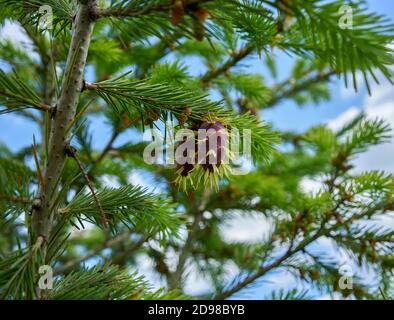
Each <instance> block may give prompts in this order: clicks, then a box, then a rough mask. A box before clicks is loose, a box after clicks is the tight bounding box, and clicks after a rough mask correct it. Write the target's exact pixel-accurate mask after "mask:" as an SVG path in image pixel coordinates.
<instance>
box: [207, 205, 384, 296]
mask: <svg viewBox="0 0 394 320" xmlns="http://www.w3.org/2000/svg"><path fill="white" fill-rule="evenodd" d="M379 210H383V211H386V210H387V203H386V202H382V203H379V204H377V205H376V206H375V207H371V208H368V209H367V210H366V211H364V212H363V213H362V214H360V215H358V216H357V218H358V219H361V218H363V217H365V216H368V215H370V214H371V213H373V212H376V211H379ZM351 219H354V217H350V218H349V219H348V220H347V221H345V222H344V223H341V222H338V223H336V224H334V225H333V226H332V227H331V228H327V229H324V226H325V225H326V221H327V220H326V219H324V220H323V221H322V223H321V226H320V228H319V229H318V230H317V231H316V233H315V234H314V235H313V236H312V237H310V238H309V239H304V240H303V241H301V243H300V244H299V245H298V246H296V247H295V248H294V249H293V250H287V252H286V253H285V254H284V255H283V256H281V257H280V258H278V259H277V260H275V261H274V262H272V263H270V264H268V265H266V266H264V267H261V268H260V269H259V270H258V271H256V272H255V273H254V274H252V275H250V276H248V277H246V278H245V279H244V280H242V281H241V282H239V283H238V284H237V285H235V286H234V287H233V288H231V289H229V290H226V291H224V292H222V293H220V294H218V295H217V296H215V297H214V299H215V300H222V299H226V298H228V297H230V296H231V295H233V294H234V293H236V292H238V291H240V290H241V289H243V288H245V287H246V286H248V285H249V284H251V283H252V282H254V281H255V280H256V279H258V278H260V277H261V276H263V275H264V274H266V273H267V272H268V271H270V270H272V269H274V268H276V267H278V266H280V265H281V263H282V262H284V261H286V260H287V259H288V258H290V257H291V256H293V255H294V254H295V253H298V252H300V251H302V250H303V249H304V248H305V247H306V246H307V245H309V244H310V243H312V242H313V241H315V240H317V239H318V238H320V237H322V236H324V235H327V234H329V233H330V232H331V231H334V230H336V229H338V228H340V227H342V226H343V225H346V223H349V222H350V221H351Z"/></svg>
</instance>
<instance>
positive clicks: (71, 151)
mask: <svg viewBox="0 0 394 320" xmlns="http://www.w3.org/2000/svg"><path fill="white" fill-rule="evenodd" d="M66 154H67V155H68V156H69V157H71V158H73V159H74V160H75V162H76V163H77V166H78V168H79V170H80V172H81V174H82V176H83V178H84V179H85V181H86V184H87V186H88V188H89V189H90V192H91V194H92V197H93V199H94V201H95V202H96V205H97V209H98V210H99V212H100V216H101V222H102V225H103V226H104V228H105V229H107V228H108V221H107V217H106V216H105V213H104V210H103V207H102V205H101V203H100V200H99V199H98V198H97V195H96V191H95V190H94V187H93V184H92V182H91V181H90V179H89V176H88V174H87V173H86V171H85V169H84V167H83V165H82V163H81V160H79V158H78V156H77V150H76V149H75V148H74V147H72V146H70V145H67V146H66Z"/></svg>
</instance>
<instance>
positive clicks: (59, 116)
mask: <svg viewBox="0 0 394 320" xmlns="http://www.w3.org/2000/svg"><path fill="white" fill-rule="evenodd" d="M96 9H97V0H84V1H82V0H81V1H80V5H79V9H78V12H77V14H76V16H75V20H74V25H73V35H72V39H71V44H70V49H69V52H68V57H67V62H66V67H65V74H64V78H63V82H62V88H61V92H60V97H59V99H58V102H57V106H56V113H55V114H54V116H53V120H52V124H51V131H50V135H49V144H48V153H49V154H48V159H47V161H46V163H45V168H44V185H41V186H40V192H39V199H40V200H41V201H40V205H39V206H38V207H36V208H33V209H34V210H33V215H32V239H31V240H32V243H35V241H36V239H37V237H39V236H42V237H43V238H44V239H45V240H48V238H49V236H50V232H51V228H52V225H53V221H54V219H55V216H54V215H55V213H54V212H51V210H50V209H51V206H52V204H53V196H54V195H55V194H56V192H54V191H55V190H56V188H57V182H58V180H59V177H60V175H61V173H62V170H63V168H64V164H65V160H66V154H65V147H66V145H67V144H68V139H69V136H68V134H67V132H66V130H67V126H68V125H69V124H70V122H71V121H72V119H73V118H74V117H75V114H76V109H77V105H78V100H79V97H80V93H81V89H82V85H83V74H84V69H85V64H86V59H87V54H88V49H89V45H90V40H91V36H92V32H93V26H94V19H93V18H92V15H91V12H92V11H94V10H96ZM45 247H46V244H45V243H44V244H43V245H42V249H43V250H42V251H43V254H44V256H45V252H46V249H45Z"/></svg>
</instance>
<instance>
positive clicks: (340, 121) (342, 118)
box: [327, 107, 361, 131]
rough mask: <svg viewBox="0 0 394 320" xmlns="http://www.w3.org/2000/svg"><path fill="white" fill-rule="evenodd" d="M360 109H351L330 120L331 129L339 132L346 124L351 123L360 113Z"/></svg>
mask: <svg viewBox="0 0 394 320" xmlns="http://www.w3.org/2000/svg"><path fill="white" fill-rule="evenodd" d="M360 112H361V111H360V109H359V108H357V107H351V108H349V109H347V110H346V111H345V112H343V113H341V114H340V115H339V116H338V117H337V118H335V119H332V120H329V121H328V123H327V125H328V127H329V128H330V129H332V130H334V131H337V130H338V129H340V128H342V127H343V126H344V125H345V124H346V123H348V122H350V121H351V120H352V119H354V118H355V117H356V116H357V115H359V113H360Z"/></svg>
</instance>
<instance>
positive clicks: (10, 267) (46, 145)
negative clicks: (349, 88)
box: [0, 0, 394, 299]
mask: <svg viewBox="0 0 394 320" xmlns="http://www.w3.org/2000/svg"><path fill="white" fill-rule="evenodd" d="M344 4H347V5H348V6H347V7H343V5H344ZM0 5H1V8H2V9H1V14H0V19H1V23H2V24H3V25H4V24H5V23H9V22H11V23H13V24H14V25H19V26H20V28H21V30H22V31H23V33H24V34H25V36H26V37H28V38H29V42H30V44H31V46H32V47H30V48H33V51H34V52H32V50H31V49H30V50H27V49H26V47H23V46H21V45H20V44H18V43H16V42H13V41H11V40H7V39H5V38H3V39H1V40H0V57H1V60H2V64H1V68H2V70H0V113H1V115H0V116H6V115H4V114H7V113H14V114H15V115H17V116H20V117H24V118H25V119H28V120H30V121H33V122H34V123H36V124H37V125H38V127H39V128H40V135H39V136H35V137H34V136H26V137H25V139H26V142H27V143H28V144H29V145H30V146H29V147H28V148H25V149H21V150H18V151H17V152H14V151H12V150H15V149H14V148H9V147H10V146H9V145H7V132H3V130H2V132H1V138H2V139H3V142H4V143H3V144H1V145H0V297H1V298H2V299H179V298H182V297H188V295H187V292H185V291H184V288H185V281H187V279H188V277H191V276H193V274H194V273H198V274H200V275H203V276H204V277H205V278H206V279H209V280H210V281H211V283H212V285H211V291H210V292H206V293H205V294H204V295H203V296H202V297H205V298H212V299H225V298H228V297H231V296H232V295H234V294H236V293H238V292H239V291H240V290H242V289H245V288H247V287H248V286H249V285H250V284H253V283H256V282H255V281H257V280H263V279H264V278H265V277H267V276H268V275H269V274H270V273H272V272H275V270H285V271H287V272H291V273H292V274H293V275H294V277H295V278H296V279H298V280H299V281H300V284H301V285H302V287H303V288H306V289H314V290H318V291H319V292H321V293H329V294H332V293H334V292H337V294H339V295H342V296H344V297H348V296H351V297H353V298H357V299H363V298H382V297H383V295H382V294H381V292H382V293H384V294H388V295H390V294H391V293H392V289H393V288H392V284H393V267H394V256H393V235H394V230H393V228H390V226H386V227H384V228H383V227H381V226H379V225H377V224H374V223H373V221H374V219H375V217H378V216H381V215H388V214H390V211H391V212H392V211H393V210H394V207H393V191H394V179H393V176H392V175H391V174H390V173H386V172H383V171H372V172H362V173H360V172H358V171H357V170H354V168H353V167H352V160H353V159H354V158H355V157H356V156H357V155H358V154H360V153H362V152H365V151H366V150H367V149H368V148H369V147H371V146H374V145H378V144H381V143H384V142H385V141H387V140H388V138H389V137H390V128H389V126H388V125H387V124H386V123H385V122H384V121H382V120H379V119H369V118H366V117H365V116H364V115H360V116H358V117H357V118H355V119H354V120H353V121H351V122H350V123H348V124H347V125H346V126H344V127H343V128H341V129H340V130H338V131H333V130H331V129H329V128H328V127H327V126H325V125H320V126H316V127H313V128H310V129H309V130H307V131H306V132H304V133H302V134H301V133H293V132H282V133H280V132H275V131H274V130H273V129H272V128H271V126H270V125H269V124H268V123H266V122H265V121H264V119H261V118H260V117H262V118H264V110H266V109H268V108H274V107H275V106H276V105H277V104H278V103H279V102H281V101H282V100H284V99H293V100H295V101H296V102H297V103H299V104H304V103H307V102H313V103H318V102H320V101H323V100H327V99H329V97H330V92H329V87H328V83H329V81H331V80H334V79H335V77H343V78H344V79H345V82H346V84H348V82H349V83H352V85H354V87H355V89H356V90H357V79H358V77H356V73H357V74H361V75H363V81H364V82H365V84H366V87H367V88H368V90H370V84H369V81H370V80H371V79H375V80H376V81H377V79H378V75H377V74H379V76H380V75H381V74H383V76H384V77H385V78H387V79H390V80H391V78H392V71H391V70H390V66H391V65H392V63H393V56H392V50H391V49H390V45H391V44H392V42H393V25H391V24H390V22H388V21H387V19H385V18H384V17H382V16H379V15H377V14H374V13H371V12H369V11H368V10H367V8H366V6H365V3H364V1H362V0H356V1H351V2H350V1H349V2H348V1H339V0H330V1H320V0H215V1H213V0H150V1H147V0H108V1H105V0H102V1H101V0H79V1H78V0H43V1H41V0H23V1H21V0H1V1H0ZM346 8H347V9H346ZM11 38H12V36H11ZM281 51H283V52H286V53H288V54H289V55H290V56H291V57H292V58H293V59H294V68H293V70H292V72H291V74H290V75H289V78H288V79H287V80H285V81H283V82H279V81H276V80H275V79H276V74H277V69H276V60H277V59H276V54H277V53H278V52H281ZM191 56H193V59H197V58H198V60H199V64H198V65H200V64H201V62H202V63H203V64H204V68H203V69H202V70H200V72H197V74H196V72H193V73H191V72H190V70H188V68H187V67H186V65H187V62H188V61H189V59H190V58H191ZM253 56H254V57H258V58H259V59H260V60H259V61H260V62H259V63H261V64H264V65H265V66H266V67H267V68H268V69H269V70H270V72H271V74H272V77H273V78H274V80H275V81H274V82H275V83H276V84H274V85H269V83H272V81H271V82H269V81H266V80H265V79H264V78H263V77H262V76H261V75H260V74H257V73H249V72H246V71H245V69H244V68H242V67H243V66H245V65H247V63H248V59H249V58H251V57H253ZM196 57H197V58H196ZM261 111H263V112H261ZM305 112H308V111H307V110H306V111H305ZM97 116H100V117H104V118H105V120H106V122H107V124H109V125H110V127H111V128H112V134H111V135H110V136H108V141H107V142H106V144H105V146H104V147H103V148H102V149H98V148H97V147H94V145H96V144H94V143H92V141H93V140H94V139H95V137H94V135H92V126H91V121H92V119H95V118H96V117H97ZM150 129H156V131H159V132H160V133H161V134H162V136H163V137H164V138H163V139H162V141H160V139H159V137H158V136H155V137H156V138H154V143H153V144H155V143H156V146H157V145H160V147H161V149H160V148H156V149H155V150H153V152H150V155H151V156H152V157H153V158H155V159H157V158H159V157H158V155H159V154H160V152H159V151H160V150H161V151H163V150H164V151H165V152H164V155H167V153H168V154H169V153H170V150H171V149H174V147H175V149H177V148H179V147H181V146H183V144H185V143H186V142H188V143H189V146H191V148H189V149H188V150H187V149H184V150H186V153H187V155H186V156H185V157H186V159H183V161H181V159H180V158H182V157H181V156H183V155H184V152H182V153H176V152H175V153H174V154H175V156H173V157H172V158H171V156H170V157H167V158H166V162H171V161H169V160H172V165H168V164H167V163H166V162H165V161H163V159H161V160H160V159H158V161H155V162H154V163H151V162H149V161H148V162H147V161H146V157H145V156H144V154H146V150H147V148H148V147H149V146H151V145H152V143H151V142H149V141H145V140H143V139H142V133H144V132H148V131H149V132H150V131H151V130H150ZM181 129H184V130H186V132H187V134H188V136H184V137H183V138H181V139H177V132H178V131H179V130H181ZM199 129H200V131H201V130H207V131H208V132H209V131H210V132H211V133H213V134H212V137H215V138H217V141H216V142H217V144H216V146H214V147H211V145H210V144H209V142H211V141H210V137H211V135H209V134H207V136H206V137H205V138H203V139H201V138H200V137H199V136H198V132H199ZM152 132H154V130H153V131H152ZM234 132H235V133H238V134H233V133H234ZM152 134H153V133H152ZM178 138H179V137H178ZM237 142H240V144H241V146H240V148H239V151H240V153H242V150H245V149H246V150H247V149H248V148H249V149H250V151H251V158H253V165H252V166H251V170H250V171H249V172H247V171H245V172H244V174H243V175H241V174H240V173H242V170H243V168H242V167H243V166H242V165H241V164H242V161H238V162H237V161H235V160H236V158H238V160H239V157H238V154H237V152H234V151H233V150H232V149H231V148H229V145H230V144H231V145H232V144H236V143H237ZM281 144H285V145H286V147H285V148H284V147H282V145H281ZM159 149H160V150H159ZM200 149H201V150H202V151H201V150H200ZM190 150H191V152H190V153H189V151H190ZM279 150H280V151H279ZM200 151H201V152H202V154H201V152H200ZM226 157H227V158H228V159H230V161H225V160H226V159H225V158H226ZM241 159H243V158H242V157H241ZM144 160H145V161H144ZM206 160H208V161H206ZM209 160H213V162H210V161H209ZM240 163H241V164H240ZM135 170H139V172H144V174H145V175H149V176H150V177H151V179H152V181H154V184H155V185H156V186H158V187H159V189H160V190H161V191H162V192H161V193H158V192H156V191H153V192H151V191H148V190H146V189H144V188H142V187H140V186H138V185H137V184H136V183H135V181H133V178H132V177H133V175H131V172H135ZM306 177H320V178H321V180H322V181H323V182H322V187H321V189H320V191H319V192H315V193H313V194H311V193H308V192H305V191H304V190H303V189H302V187H301V182H302V181H303V179H304V178H306ZM109 181H110V182H111V183H110V184H109ZM152 189H153V188H152ZM251 214H252V215H254V216H255V217H256V219H264V220H268V221H270V223H271V231H270V235H269V236H268V237H266V238H265V239H264V240H262V241H259V242H242V241H238V242H236V241H232V242H230V241H228V240H226V239H225V237H223V234H222V232H221V229H222V226H223V225H224V224H225V223H226V222H228V221H230V220H231V219H235V217H236V216H246V215H251ZM368 220H369V221H372V223H371V222H369V223H367V222H368ZM78 230H84V231H83V232H81V231H78ZM321 239H326V240H328V241H331V243H332V244H335V246H336V248H338V250H340V251H342V252H346V254H347V256H348V257H349V261H351V262H352V263H354V265H359V266H360V268H358V269H359V270H363V268H365V267H368V268H369V270H370V271H371V272H373V274H374V279H375V281H373V282H372V283H371V282H366V281H364V280H363V278H362V277H360V276H357V275H355V277H353V279H352V283H351V286H349V285H347V286H343V284H344V283H343V281H342V274H341V270H340V268H339V265H338V261H337V260H336V259H335V256H332V255H327V254H325V253H324V251H322V250H319V244H320V243H321V242H319V240H321ZM92 258H99V259H92ZM142 259H144V260H146V261H151V262H152V269H153V272H154V273H155V274H156V275H157V276H158V277H156V278H160V279H161V281H162V284H163V288H162V289H160V290H156V289H155V290H154V289H152V285H151V283H152V282H151V281H150V280H152V279H149V278H147V279H146V278H143V277H142V276H141V275H140V274H139V266H140V261H141V260H142ZM87 261H88V262H89V263H88V264H87V263H86V262H87ZM93 263H94V265H93V266H92V264H93ZM230 267H231V268H232V269H233V270H234V269H235V270H237V273H238V275H236V276H234V277H233V278H232V279H229V277H228V276H227V273H228V270H229V268H230ZM360 272H361V271H360ZM52 276H53V277H52ZM348 284H349V283H348ZM285 289H286V288H283V290H278V291H275V292H273V293H272V296H268V298H277V299H298V298H306V297H312V296H311V292H312V291H310V292H306V291H303V290H297V291H294V290H285ZM379 289H380V290H379Z"/></svg>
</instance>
